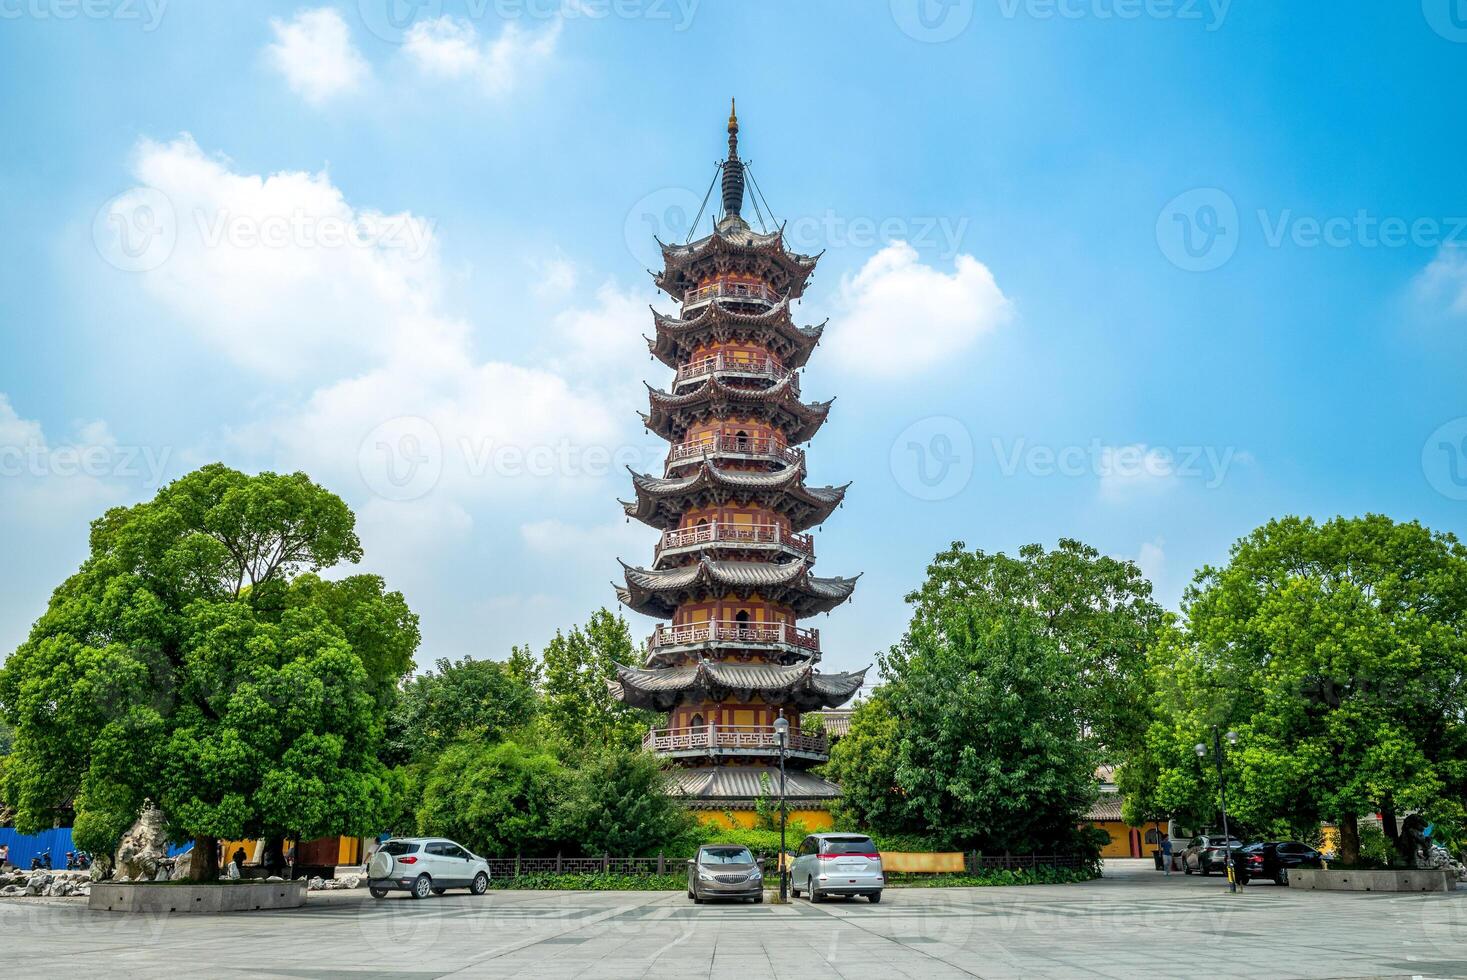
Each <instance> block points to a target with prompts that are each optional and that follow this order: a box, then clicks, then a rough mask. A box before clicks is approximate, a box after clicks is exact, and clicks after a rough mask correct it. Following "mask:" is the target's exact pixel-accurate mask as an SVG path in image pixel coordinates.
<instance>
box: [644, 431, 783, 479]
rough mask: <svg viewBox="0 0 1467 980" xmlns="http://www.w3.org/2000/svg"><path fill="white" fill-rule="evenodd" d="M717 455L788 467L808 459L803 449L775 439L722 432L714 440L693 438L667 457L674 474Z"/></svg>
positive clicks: (675, 448) (673, 450)
mask: <svg viewBox="0 0 1467 980" xmlns="http://www.w3.org/2000/svg"><path fill="white" fill-rule="evenodd" d="M714 456H723V457H730V458H734V459H749V460H760V461H769V462H775V463H783V464H785V465H786V466H799V465H800V464H801V463H802V462H804V459H805V453H804V451H803V450H800V449H792V448H790V447H789V446H786V445H784V444H783V443H780V442H778V441H776V440H774V439H770V438H767V437H764V436H736V435H730V434H728V433H725V432H718V433H714V435H713V437H712V438H711V439H710V438H707V437H704V438H701V439H689V440H688V441H686V442H680V443H677V444H676V445H674V446H673V447H672V449H671V450H669V451H668V454H667V470H668V471H669V472H670V471H671V470H672V469H673V468H674V467H677V466H680V465H682V464H684V463H701V462H702V461H703V460H705V459H710V458H712V457H714Z"/></svg>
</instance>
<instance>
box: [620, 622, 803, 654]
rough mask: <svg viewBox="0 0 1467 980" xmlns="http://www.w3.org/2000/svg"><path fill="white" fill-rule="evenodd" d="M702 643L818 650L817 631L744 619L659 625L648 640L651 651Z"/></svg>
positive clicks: (787, 624)
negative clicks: (747, 621)
mask: <svg viewBox="0 0 1467 980" xmlns="http://www.w3.org/2000/svg"><path fill="white" fill-rule="evenodd" d="M705 643H711V644H718V645H720V646H754V647H771V646H773V647H788V648H792V649H795V650H801V651H805V652H808V653H817V654H818V653H819V652H820V631H819V630H818V629H801V628H800V627H798V626H792V625H790V624H789V623H746V622H741V621H739V620H733V619H715V620H710V621H708V622H703V623H684V624H682V625H681V626H658V627H657V628H656V629H655V630H653V631H652V638H651V639H649V640H648V641H647V647H648V649H649V650H650V651H653V652H655V651H658V650H662V649H666V648H668V647H695V646H701V645H703V644H705Z"/></svg>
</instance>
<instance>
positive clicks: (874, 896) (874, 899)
mask: <svg viewBox="0 0 1467 980" xmlns="http://www.w3.org/2000/svg"><path fill="white" fill-rule="evenodd" d="M866 897H867V898H869V899H871V904H872V905H877V904H879V903H880V902H881V892H872V893H871V894H870V895H867V896H866Z"/></svg>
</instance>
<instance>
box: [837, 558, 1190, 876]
mask: <svg viewBox="0 0 1467 980" xmlns="http://www.w3.org/2000/svg"><path fill="white" fill-rule="evenodd" d="M1150 595H1151V587H1150V585H1149V583H1147V582H1146V580H1145V579H1144V578H1142V577H1141V575H1140V573H1139V572H1138V571H1137V570H1136V568H1135V566H1134V565H1131V564H1130V563H1128V562H1122V561H1117V560H1114V559H1109V558H1105V557H1104V556H1102V555H1100V554H1099V553H1098V552H1096V551H1095V550H1094V549H1092V548H1089V547H1087V546H1085V545H1082V544H1080V543H1079V542H1075V541H1069V540H1066V541H1061V542H1060V546H1059V548H1058V549H1057V550H1056V551H1053V552H1047V551H1045V550H1044V549H1043V548H1042V547H1039V546H1037V545H1035V546H1030V547H1026V548H1024V549H1022V550H1021V552H1020V554H1019V557H1017V558H1010V557H1008V556H1005V555H1002V554H999V555H987V554H984V553H983V552H981V551H980V552H971V553H970V552H967V551H965V550H964V547H963V545H962V544H960V543H959V544H955V545H954V546H953V547H952V548H951V549H950V550H948V551H946V552H943V553H942V554H940V555H938V556H937V558H936V559H935V560H934V562H933V564H932V565H931V566H930V567H929V568H928V577H927V580H926V582H925V583H924V584H923V586H922V587H921V588H920V589H918V590H917V591H915V592H913V593H912V594H910V595H909V596H908V597H907V601H908V602H909V603H911V604H912V605H913V614H912V621H911V624H910V625H909V627H908V629H907V632H906V634H905V635H904V636H903V637H902V639H901V641H900V642H899V643H897V644H896V646H894V647H893V648H892V649H891V650H890V651H889V652H888V653H887V654H885V655H884V656H882V657H880V663H881V673H882V677H883V678H884V681H885V683H884V685H883V686H882V687H881V688H880V689H878V690H877V691H876V693H875V694H874V695H873V696H872V697H871V698H870V699H869V700H867V701H866V702H865V703H863V704H862V705H860V706H859V707H858V708H857V709H856V711H855V713H854V715H853V716H852V719H851V729H850V734H849V735H847V736H846V737H845V738H844V739H842V740H841V741H840V742H839V743H837V745H836V747H835V749H834V752H833V754H832V759H831V762H830V764H829V766H828V767H827V772H828V773H829V774H830V775H831V776H833V777H834V778H836V779H837V780H839V781H840V782H841V784H842V788H843V792H844V796H843V798H842V801H841V808H842V810H843V814H842V816H843V817H844V818H845V819H846V820H847V821H850V822H853V823H854V824H856V825H859V826H863V827H869V828H871V829H872V830H873V831H877V832H884V833H889V834H901V833H916V834H922V835H925V836H927V837H928V838H930V839H933V840H935V841H937V842H939V843H940V844H941V845H942V846H950V847H963V848H969V847H978V848H981V849H984V850H1009V851H1033V850H1041V849H1053V848H1083V847H1084V846H1086V842H1085V841H1084V840H1082V839H1080V838H1079V837H1078V836H1077V833H1076V831H1075V826H1076V824H1077V822H1078V821H1079V820H1080V818H1082V817H1083V815H1084V812H1085V810H1086V808H1087V807H1088V805H1089V804H1090V802H1091V801H1092V800H1093V799H1094V795H1095V792H1096V779H1095V768H1096V764H1097V763H1098V761H1099V760H1100V759H1101V758H1102V755H1103V753H1104V752H1106V751H1107V750H1111V749H1114V748H1115V747H1116V746H1120V745H1125V744H1129V743H1132V742H1135V741H1137V740H1139V738H1140V731H1141V730H1142V728H1143V726H1144V722H1145V720H1146V715H1145V712H1144V708H1145V700H1144V689H1143V687H1142V684H1141V679H1142V677H1143V665H1144V662H1145V651H1146V646H1147V644H1148V643H1149V642H1150V640H1151V638H1152V637H1153V636H1154V635H1155V632H1156V631H1157V629H1158V628H1159V627H1160V625H1161V623H1162V621H1163V619H1164V616H1163V614H1162V613H1161V610H1160V609H1159V608H1158V607H1157V606H1156V605H1155V603H1153V602H1152V601H1151V598H1150Z"/></svg>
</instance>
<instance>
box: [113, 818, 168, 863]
mask: <svg viewBox="0 0 1467 980" xmlns="http://www.w3.org/2000/svg"><path fill="white" fill-rule="evenodd" d="M163 825H164V818H163V811H162V810H160V809H158V808H157V807H156V806H153V805H152V804H151V803H150V804H148V805H147V806H145V807H144V808H143V812H142V813H140V814H139V815H138V818H137V821H136V822H135V823H134V824H133V825H132V826H131V827H130V828H128V831H127V833H125V834H123V835H122V841H121V843H119V844H118V845H117V860H116V862H115V864H116V867H117V872H118V874H119V875H126V876H127V877H128V878H129V879H141V880H144V881H146V880H148V879H150V878H152V877H153V876H154V875H156V874H157V873H158V864H159V862H161V861H162V860H163V859H164V858H166V857H167V856H168V838H167V837H166V836H165V835H164V829H163Z"/></svg>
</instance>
